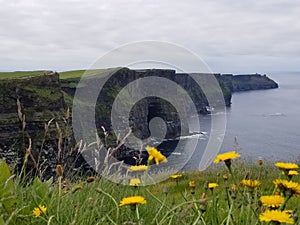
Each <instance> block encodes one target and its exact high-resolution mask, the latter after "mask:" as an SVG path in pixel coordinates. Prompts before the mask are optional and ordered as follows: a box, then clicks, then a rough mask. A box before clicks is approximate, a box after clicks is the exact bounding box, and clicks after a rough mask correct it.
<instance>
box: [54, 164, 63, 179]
mask: <svg viewBox="0 0 300 225" xmlns="http://www.w3.org/2000/svg"><path fill="white" fill-rule="evenodd" d="M55 171H56V174H57V175H58V176H59V177H61V176H62V175H63V172H64V170H63V167H62V166H61V165H60V164H58V165H56V169H55Z"/></svg>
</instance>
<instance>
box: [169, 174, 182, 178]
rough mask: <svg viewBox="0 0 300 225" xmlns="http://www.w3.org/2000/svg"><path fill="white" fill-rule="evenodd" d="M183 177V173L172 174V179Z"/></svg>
mask: <svg viewBox="0 0 300 225" xmlns="http://www.w3.org/2000/svg"><path fill="white" fill-rule="evenodd" d="M181 177H182V174H174V175H172V176H171V178H172V179H178V178H181Z"/></svg>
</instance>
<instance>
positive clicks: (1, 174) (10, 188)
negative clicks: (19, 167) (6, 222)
mask: <svg viewBox="0 0 300 225" xmlns="http://www.w3.org/2000/svg"><path fill="white" fill-rule="evenodd" d="M17 202H18V199H17V197H16V195H15V187H14V183H13V176H12V175H11V173H10V170H9V167H8V165H7V164H6V163H5V161H4V160H3V159H0V206H2V207H3V208H2V207H1V208H0V212H1V211H2V210H4V211H5V212H6V213H11V212H12V210H13V206H14V205H15V204H16V203H17ZM2 213H3V212H2Z"/></svg>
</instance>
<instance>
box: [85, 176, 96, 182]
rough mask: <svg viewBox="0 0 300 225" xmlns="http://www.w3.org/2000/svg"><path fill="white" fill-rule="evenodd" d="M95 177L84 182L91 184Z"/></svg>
mask: <svg viewBox="0 0 300 225" xmlns="http://www.w3.org/2000/svg"><path fill="white" fill-rule="evenodd" d="M95 179H96V178H95V177H88V178H87V179H86V182H87V183H92V182H93V181H95Z"/></svg>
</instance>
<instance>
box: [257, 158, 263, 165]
mask: <svg viewBox="0 0 300 225" xmlns="http://www.w3.org/2000/svg"><path fill="white" fill-rule="evenodd" d="M257 163H258V165H260V166H261V165H262V164H263V163H264V161H263V159H262V157H259V158H258V161H257Z"/></svg>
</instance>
